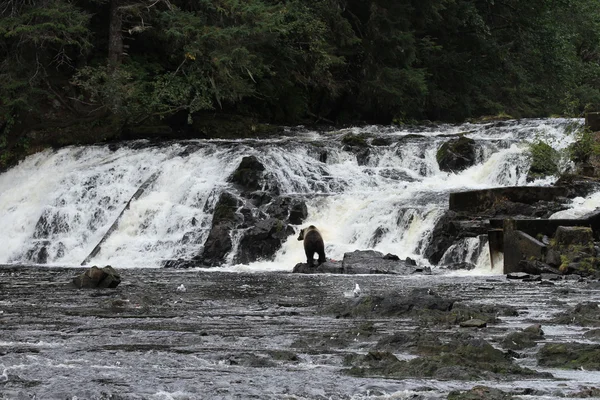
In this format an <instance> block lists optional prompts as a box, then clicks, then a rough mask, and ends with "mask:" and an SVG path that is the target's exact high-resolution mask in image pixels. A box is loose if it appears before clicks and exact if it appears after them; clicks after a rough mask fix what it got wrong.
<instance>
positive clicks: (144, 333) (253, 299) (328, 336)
mask: <svg viewBox="0 0 600 400" xmlns="http://www.w3.org/2000/svg"><path fill="white" fill-rule="evenodd" d="M81 271H82V270H81V269H66V268H38V267H16V266H5V267H0V398H2V399H32V398H35V399H252V398H254V399H442V398H444V399H445V398H446V397H447V395H448V393H449V392H450V391H452V390H468V389H471V388H472V387H474V386H477V385H486V386H491V387H495V388H498V389H501V390H504V391H507V392H511V393H514V394H516V395H517V398H523V399H554V398H564V397H567V398H568V397H570V396H572V395H573V394H574V393H577V392H580V391H581V390H583V389H585V388H586V387H600V372H598V371H582V370H568V371H567V370H558V369H542V368H539V367H538V366H537V363H536V359H535V358H534V357H533V354H534V353H535V349H533V350H531V349H530V350H528V351H525V352H523V353H522V354H520V356H519V358H518V360H517V361H516V362H517V363H518V364H519V365H522V366H526V367H529V368H533V369H535V370H538V371H548V372H550V373H552V375H553V378H543V379H542V378H530V379H527V378H523V379H522V380H515V379H514V378H510V379H508V378H507V379H497V380H490V381H483V382H482V381H469V380H436V379H385V378H383V377H371V378H359V377H352V376H350V375H348V374H347V373H346V370H347V367H346V366H345V365H344V363H343V359H344V357H345V356H346V355H348V354H353V353H356V354H365V353H367V352H368V351H369V350H371V349H372V348H373V345H374V343H375V342H377V340H378V339H379V338H381V337H383V336H385V335H390V334H393V333H398V332H408V333H410V332H415V330H416V329H417V327H416V322H415V321H414V320H413V319H411V318H385V317H377V316H373V317H365V318H337V317H336V315H335V314H334V313H328V312H327V311H324V310H327V309H328V307H329V306H331V305H334V304H338V303H341V302H345V301H351V299H349V298H348V296H349V292H351V291H352V289H353V288H354V287H355V285H356V284H359V285H360V288H361V289H362V296H367V295H373V294H379V293H384V292H386V291H388V290H390V289H393V290H395V291H397V292H399V293H409V292H410V291H411V290H412V289H414V288H429V289H431V290H433V291H435V292H436V293H437V294H439V295H440V296H442V297H453V298H457V299H459V300H460V301H461V302H463V303H467V304H496V305H497V304H500V305H512V306H514V307H515V308H516V309H517V310H518V316H513V317H499V321H498V322H497V323H493V324H488V327H486V328H481V329H473V328H460V327H459V326H458V325H456V326H441V327H440V326H430V327H425V329H427V330H428V331H430V332H433V333H435V334H438V335H439V336H440V337H442V338H443V337H446V336H448V335H451V334H453V333H456V332H457V331H460V330H468V331H470V333H471V334H473V335H475V336H477V337H481V338H483V339H485V340H488V341H489V342H490V343H491V344H492V345H494V346H495V347H496V346H497V345H498V342H499V341H500V340H501V339H502V338H503V337H505V336H506V335H507V334H508V333H510V332H513V331H516V330H520V329H522V328H524V327H527V326H529V325H531V324H533V323H539V324H541V325H542V329H543V330H544V332H545V336H544V339H543V341H542V342H541V343H539V344H538V346H541V345H543V344H544V343H547V342H572V341H581V342H589V340H586V339H584V338H583V333H584V332H585V331H586V330H588V329H589V328H583V327H579V326H575V325H560V324H554V323H552V322H551V319H552V318H553V317H554V316H555V315H556V314H557V313H560V312H562V311H564V310H566V309H568V308H569V307H570V306H573V305H575V304H577V303H580V302H583V301H596V302H598V301H600V285H598V282H589V281H587V282H579V281H576V280H562V281H557V282H554V284H540V283H539V282H523V281H513V280H508V279H506V277H505V276H503V275H496V276H493V275H492V276H448V275H432V276H408V277H401V276H382V275H368V276H339V275H338V276H334V275H296V274H290V273H282V272H263V273H227V272H205V271H173V270H164V269H132V270H124V271H122V278H123V282H122V284H121V285H120V286H119V287H118V288H116V289H104V290H95V289H93V290H77V289H74V288H73V287H71V286H70V284H69V282H70V281H71V279H72V278H73V277H74V276H75V275H77V274H78V273H79V272H81ZM365 323H371V324H372V326H373V327H374V332H375V333H374V334H373V335H372V336H370V337H368V338H363V337H359V336H358V335H357V337H356V338H354V339H351V340H347V332H350V331H352V330H353V329H356V328H357V327H358V326H361V325H364V324H365ZM420 329H421V330H422V329H423V326H421V327H420ZM343 337H345V338H346V340H341V338H343ZM336 339H340V340H336ZM395 355H396V356H397V357H398V358H400V359H403V358H404V359H410V358H412V357H414V356H413V355H411V354H395Z"/></svg>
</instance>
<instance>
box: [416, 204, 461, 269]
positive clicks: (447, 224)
mask: <svg viewBox="0 0 600 400" xmlns="http://www.w3.org/2000/svg"><path fill="white" fill-rule="evenodd" d="M457 218H458V214H457V213H456V212H454V211H446V212H445V213H444V215H442V216H441V217H440V218H439V219H438V220H437V222H436V223H435V225H434V227H433V230H432V232H431V239H430V240H429V243H428V244H427V246H426V247H425V249H424V250H423V256H424V257H425V258H426V259H428V260H429V262H430V263H432V264H437V263H439V262H440V260H441V259H442V257H443V255H444V253H446V251H447V250H448V249H449V248H450V246H452V245H453V244H454V243H455V241H457V240H458V238H457V236H458V230H457V229H456V225H455V224H454V221H455V220H456V219H457Z"/></svg>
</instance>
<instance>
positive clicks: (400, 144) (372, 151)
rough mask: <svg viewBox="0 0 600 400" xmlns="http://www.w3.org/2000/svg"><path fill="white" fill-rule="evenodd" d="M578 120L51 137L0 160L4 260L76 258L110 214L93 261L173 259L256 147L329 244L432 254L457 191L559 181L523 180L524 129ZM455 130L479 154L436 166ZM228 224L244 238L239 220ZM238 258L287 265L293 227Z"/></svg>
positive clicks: (468, 256)
mask: <svg viewBox="0 0 600 400" xmlns="http://www.w3.org/2000/svg"><path fill="white" fill-rule="evenodd" d="M574 123H575V124H581V121H580V120H567V119H547V120H535V119H532V120H523V121H507V122H502V123H488V124H462V125H438V126H435V127H427V128H422V127H421V128H414V129H408V128H398V127H380V126H367V127H361V128H351V129H345V130H338V131H328V132H317V131H311V130H307V129H302V128H294V129H288V130H287V131H286V132H285V133H284V134H283V135H282V136H281V137H279V138H277V139H265V140H237V141H223V140H191V141H177V142H169V143H163V144H160V145H156V144H151V143H148V142H144V141H136V142H131V143H124V144H122V145H121V147H119V148H118V149H114V147H109V146H108V145H97V146H85V147H79V146H74V147H67V148H63V149H60V150H54V151H52V150H46V151H43V152H41V153H38V154H35V155H32V156H30V157H28V158H27V159H25V160H24V161H23V162H21V163H20V164H19V165H18V166H16V167H14V168H12V169H10V170H9V171H7V172H5V173H3V174H0V224H1V226H2V227H3V228H4V229H3V231H2V233H0V238H1V239H2V243H3V246H2V247H1V248H0V263H5V264H6V263H14V264H48V265H67V266H76V265H79V264H80V263H81V262H82V261H83V260H84V259H86V257H87V256H88V255H90V253H91V252H92V250H93V249H94V247H95V246H96V245H97V244H98V243H99V242H100V241H101V240H102V239H103V237H104V236H105V234H106V233H107V231H108V230H109V229H110V227H111V226H112V225H115V228H114V232H112V233H111V234H110V235H108V236H107V237H106V239H105V241H104V242H103V243H102V246H101V249H100V251H99V252H98V253H97V254H96V255H94V256H93V257H92V258H91V260H90V263H91V264H97V265H105V264H110V265H113V266H115V267H118V268H138V267H160V266H161V265H162V264H163V262H164V261H165V260H169V259H177V258H182V259H190V258H192V257H193V256H194V255H195V254H197V253H198V250H199V248H201V247H202V245H203V244H204V242H205V241H206V239H207V237H208V234H209V231H210V228H211V223H212V218H213V214H212V213H213V210H214V208H215V204H216V202H217V200H218V198H219V195H220V194H221V193H222V192H223V191H224V190H226V189H227V188H229V187H230V186H231V183H229V182H228V177H229V176H230V175H231V174H232V173H233V171H235V169H236V168H237V166H238V164H239V163H240V161H241V160H242V159H243V158H244V157H245V156H248V155H252V156H254V157H256V158H257V159H258V160H259V161H260V162H261V163H262V164H263V165H264V166H265V168H266V171H267V173H268V174H269V176H270V177H271V179H273V180H274V181H275V182H277V185H278V188H279V192H280V194H281V195H289V196H294V197H295V198H299V199H302V200H304V201H305V203H306V206H307V208H308V218H307V220H306V221H305V222H304V223H303V224H302V226H306V225H309V224H313V225H316V226H317V227H319V229H320V230H321V232H322V234H323V237H324V238H325V242H326V254H327V257H328V258H332V259H341V258H342V257H343V255H344V253H345V252H348V251H354V250H357V249H375V250H378V251H381V252H383V253H393V254H396V255H398V256H400V257H401V258H404V257H411V258H414V259H416V260H418V261H419V262H425V261H424V260H423V259H422V256H421V253H422V251H423V248H424V246H426V245H427V243H428V241H429V239H430V238H429V236H430V234H431V230H432V228H433V226H434V225H435V223H436V221H437V220H438V219H439V217H440V216H441V215H442V214H443V213H444V211H445V210H446V209H447V208H448V194H449V193H450V192H452V191H460V190H469V189H483V188H489V187H497V186H513V185H525V184H531V185H548V184H552V183H553V180H554V179H555V178H552V177H550V178H547V179H545V180H540V181H536V182H532V183H527V182H526V176H527V172H528V168H529V160H528V157H527V143H528V142H532V141H533V140H536V139H538V138H539V139H541V140H544V141H546V142H547V143H549V144H551V145H552V146H553V147H554V148H556V149H557V150H564V149H565V148H566V147H567V146H568V144H569V143H571V142H572V141H573V140H574V137H572V136H569V135H566V134H565V132H566V131H567V128H568V126H569V125H570V124H574ZM350 133H353V134H360V135H368V137H369V140H374V139H375V138H377V139H382V143H381V144H378V145H373V146H370V147H369V151H368V153H366V154H357V153H356V152H353V151H349V150H348V149H347V148H346V147H345V146H344V144H343V142H342V138H343V137H344V136H345V135H347V134H350ZM458 134H462V135H465V136H467V137H469V138H472V139H474V140H475V141H476V144H477V163H476V165H474V166H472V167H470V168H468V169H466V170H463V171H461V172H458V173H449V172H443V171H440V168H439V166H438V164H437V161H436V152H437V150H438V148H439V147H440V146H441V144H442V143H444V142H445V141H447V140H450V139H451V138H454V137H456V135H458ZM150 177H153V180H151V182H149V181H148V179H149V178H150ZM145 182H147V187H144V189H143V191H142V192H139V191H138V190H139V189H140V187H141V186H142V185H143V184H144V183H145ZM136 193H137V195H139V197H137V198H135V199H132V196H134V194H136ZM119 215H122V216H121V217H120V218H119ZM117 220H118V224H115V221H117ZM298 228H299V227H298ZM232 236H234V237H233V239H234V242H235V243H234V249H235V248H237V245H238V242H239V232H236V233H234V234H233V235H232ZM465 246H466V247H465V248H467V249H469V250H468V251H466V252H465V251H463V250H458V249H454V250H453V251H454V252H455V254H454V255H448V257H449V259H450V258H452V259H461V260H462V261H466V260H469V262H473V263H479V264H482V263H485V262H486V261H485V260H483V261H478V259H481V257H478V256H479V255H480V254H481V252H482V247H485V246H484V245H481V244H479V241H477V243H475V241H471V242H469V243H466V244H465ZM234 251H235V250H234ZM453 257H454V258H453ZM484 258H485V257H484ZM234 259H235V258H234V257H233V254H230V255H229V256H228V257H227V259H226V260H227V263H228V265H227V266H226V268H230V269H248V270H256V271H260V270H291V268H292V267H293V266H294V265H295V264H296V263H297V262H301V261H303V259H304V254H303V249H302V245H301V243H299V242H298V241H297V240H296V235H291V236H290V237H289V238H288V239H287V240H285V241H284V243H283V245H282V247H281V249H280V250H279V251H278V252H277V254H276V255H275V258H274V260H271V261H262V262H256V263H252V264H250V265H247V266H235V265H231V264H233V263H234Z"/></svg>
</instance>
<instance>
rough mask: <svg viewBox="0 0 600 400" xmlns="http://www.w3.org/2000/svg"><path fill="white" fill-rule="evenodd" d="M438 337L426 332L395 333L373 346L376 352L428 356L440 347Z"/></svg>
mask: <svg viewBox="0 0 600 400" xmlns="http://www.w3.org/2000/svg"><path fill="white" fill-rule="evenodd" d="M441 344H442V342H441V341H440V339H439V336H438V335H436V334H433V333H431V332H428V331H427V330H423V331H418V332H397V333H394V334H393V335H388V336H385V337H383V338H381V339H380V340H379V341H378V342H377V344H376V345H375V349H376V350H377V351H390V352H393V353H399V352H411V353H413V354H429V353H430V349H436V348H438V347H440V346H441Z"/></svg>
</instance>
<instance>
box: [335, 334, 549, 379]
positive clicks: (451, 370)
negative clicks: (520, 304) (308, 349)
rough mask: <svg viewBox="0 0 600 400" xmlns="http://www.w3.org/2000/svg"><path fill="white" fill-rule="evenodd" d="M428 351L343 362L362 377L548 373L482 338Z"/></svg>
mask: <svg viewBox="0 0 600 400" xmlns="http://www.w3.org/2000/svg"><path fill="white" fill-rule="evenodd" d="M428 352H429V354H428V355H425V356H423V357H418V358H415V359H412V360H409V361H402V360H399V359H397V358H396V357H395V356H394V355H393V354H391V353H390V352H386V351H384V352H377V351H372V352H369V353H368V354H367V355H350V356H347V357H346V358H345V360H344V364H345V365H347V366H350V367H351V368H350V369H348V370H347V371H346V372H347V373H348V374H350V375H353V376H361V377H365V376H382V377H386V378H396V379H404V378H408V377H414V378H438V379H453V380H477V379H504V378H505V376H506V375H525V376H540V377H541V376H549V374H539V373H537V372H535V371H532V370H530V369H527V368H522V367H520V366H518V365H516V364H514V363H513V362H512V359H511V358H510V357H509V356H508V355H507V354H505V353H503V352H502V351H500V350H498V349H496V348H494V347H493V346H492V345H490V344H489V343H488V342H486V341H485V340H482V339H473V338H471V339H469V338H462V339H459V340H452V341H451V342H449V343H446V344H440V345H439V346H435V345H434V346H432V347H431V348H430V349H428Z"/></svg>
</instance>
